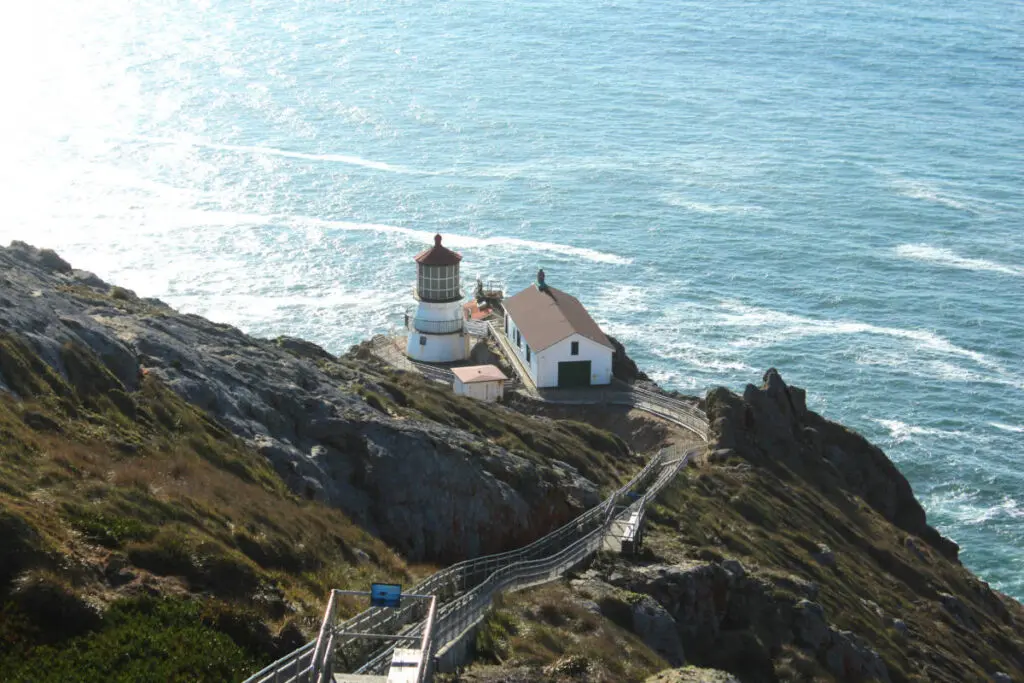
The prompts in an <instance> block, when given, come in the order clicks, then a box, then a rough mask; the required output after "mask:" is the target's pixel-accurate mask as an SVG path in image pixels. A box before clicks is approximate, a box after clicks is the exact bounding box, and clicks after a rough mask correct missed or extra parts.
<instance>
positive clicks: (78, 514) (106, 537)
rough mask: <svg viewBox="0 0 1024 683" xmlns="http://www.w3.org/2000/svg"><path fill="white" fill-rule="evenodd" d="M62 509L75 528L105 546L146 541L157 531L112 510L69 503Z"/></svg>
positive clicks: (150, 526)
mask: <svg viewBox="0 0 1024 683" xmlns="http://www.w3.org/2000/svg"><path fill="white" fill-rule="evenodd" d="M64 510H65V517H67V520H68V522H70V524H71V526H72V527H74V528H75V530H77V531H78V532H79V533H81V534H82V535H83V536H85V537H86V538H87V539H89V540H90V541H92V542H93V543H99V544H100V545H102V546H105V547H107V548H120V547H121V546H122V544H124V543H125V542H127V541H147V540H149V539H151V538H152V537H153V536H154V535H155V534H156V531H157V530H156V527H154V526H152V525H151V524H146V523H145V522H141V521H139V520H138V519H133V518H131V517H125V516H123V515H118V514H115V513H112V512H107V511H103V510H90V509H89V508H86V507H83V506H80V505H70V504H68V505H65V506H64Z"/></svg>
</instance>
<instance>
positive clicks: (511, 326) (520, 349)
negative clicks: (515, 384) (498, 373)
mask: <svg viewBox="0 0 1024 683" xmlns="http://www.w3.org/2000/svg"><path fill="white" fill-rule="evenodd" d="M505 320H507V321H508V341H509V343H510V344H511V345H512V348H513V349H515V352H516V355H518V356H519V360H521V361H523V365H525V366H527V369H528V370H529V371H530V377H532V378H533V381H534V383H535V384H536V382H537V354H536V353H534V352H533V349H530V362H529V363H527V362H526V347H527V343H526V337H522V346H516V329H518V328H517V327H516V321H515V320H513V319H512V316H510V315H508V314H507V313H506V314H505Z"/></svg>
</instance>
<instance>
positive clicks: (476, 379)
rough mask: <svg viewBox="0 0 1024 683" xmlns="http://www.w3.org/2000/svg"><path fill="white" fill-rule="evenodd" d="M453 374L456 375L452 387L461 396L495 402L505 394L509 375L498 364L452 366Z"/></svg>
mask: <svg viewBox="0 0 1024 683" xmlns="http://www.w3.org/2000/svg"><path fill="white" fill-rule="evenodd" d="M452 374H453V375H455V382H454V383H453V387H452V388H453V389H454V390H455V393H456V394H459V395H460V396H469V397H470V398H475V399H477V400H479V401H487V402H488V403H493V402H494V401H499V400H501V398H502V397H503V396H504V395H505V382H506V381H507V380H508V377H506V376H505V373H503V372H502V371H501V369H500V368H498V367H497V366H496V365H471V366H469V367H464V368H452Z"/></svg>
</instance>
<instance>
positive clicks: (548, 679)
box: [438, 583, 666, 683]
mask: <svg viewBox="0 0 1024 683" xmlns="http://www.w3.org/2000/svg"><path fill="white" fill-rule="evenodd" d="M476 649H477V653H478V661H477V663H475V664H474V665H473V667H472V668H471V669H470V671H469V672H466V673H463V674H450V675H448V676H440V677H438V680H439V682H440V683H445V682H446V681H451V682H457V683H477V682H478V681H479V682H480V683H483V682H485V681H499V680H506V679H511V680H516V681H518V680H528V681H531V683H556V682H558V681H587V682H588V683H620V682H622V681H642V680H644V679H645V678H647V677H648V676H650V675H652V674H654V673H657V672H658V671H660V670H662V669H664V668H665V667H666V664H665V662H664V661H663V660H662V659H661V657H659V656H658V655H657V654H655V653H654V652H652V651H651V650H650V648H648V647H647V646H646V645H644V643H643V642H642V641H641V640H640V639H639V638H637V637H636V636H635V635H633V634H632V633H630V632H629V631H627V630H625V629H623V628H620V627H619V626H617V625H616V624H614V623H612V622H611V621H610V620H608V619H605V618H603V617H601V616H600V615H599V614H595V613H594V612H593V611H591V610H588V609H587V608H586V606H584V604H583V603H582V602H581V601H580V599H579V597H578V596H575V595H573V593H572V591H571V590H570V589H569V587H568V586H567V585H566V584H564V583H552V584H548V585H545V586H541V587H538V588H535V589H531V590H527V591H523V592H519V593H511V594H508V595H505V596H503V597H501V598H500V599H499V600H498V601H497V604H496V605H495V607H494V610H493V611H492V612H491V614H490V615H489V616H488V618H487V621H486V622H484V624H483V626H482V627H481V629H480V631H479V632H478V633H477V641H476ZM516 673H519V674H520V676H521V677H522V678H517V677H515V674H516ZM510 674H512V675H510Z"/></svg>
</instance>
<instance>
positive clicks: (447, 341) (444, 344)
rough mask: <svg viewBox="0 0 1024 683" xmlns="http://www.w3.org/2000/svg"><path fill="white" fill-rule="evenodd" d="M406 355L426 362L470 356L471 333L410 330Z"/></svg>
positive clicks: (445, 361)
mask: <svg viewBox="0 0 1024 683" xmlns="http://www.w3.org/2000/svg"><path fill="white" fill-rule="evenodd" d="M405 355H407V356H409V358H411V359H413V360H418V361H423V362H424V363H454V362H455V361H460V360H466V359H467V358H469V335H467V334H424V333H423V332H415V331H410V332H409V340H408V342H407V343H406V345H405Z"/></svg>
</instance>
